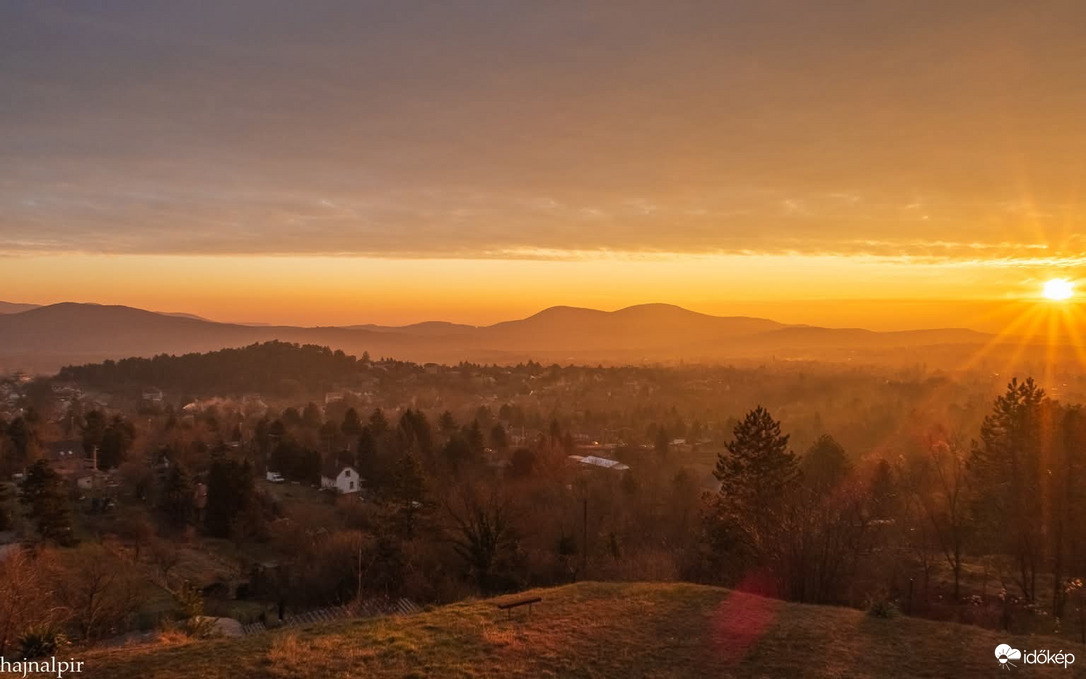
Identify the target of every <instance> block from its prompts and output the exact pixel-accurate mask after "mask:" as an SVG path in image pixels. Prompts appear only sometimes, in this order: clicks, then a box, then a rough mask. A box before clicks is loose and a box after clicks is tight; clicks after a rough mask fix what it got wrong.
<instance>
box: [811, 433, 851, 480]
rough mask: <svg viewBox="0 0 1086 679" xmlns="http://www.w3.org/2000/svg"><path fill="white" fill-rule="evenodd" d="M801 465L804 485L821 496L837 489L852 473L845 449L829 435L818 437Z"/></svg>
mask: <svg viewBox="0 0 1086 679" xmlns="http://www.w3.org/2000/svg"><path fill="white" fill-rule="evenodd" d="M799 464H800V470H801V471H802V472H803V483H804V485H806V486H807V487H808V488H810V489H811V490H813V491H815V492H816V493H819V494H822V493H828V492H830V491H832V490H833V489H834V488H837V487H838V486H839V485H840V484H841V482H842V481H844V480H845V479H846V478H848V476H849V474H851V473H852V463H851V462H849V459H848V455H847V454H846V453H845V449H844V448H842V447H841V444H840V443H838V442H837V441H836V440H835V439H834V438H833V437H832V436H830V435H829V434H823V435H822V436H820V437H818V440H817V441H815V442H814V443H813V444H812V445H811V447H810V448H809V449H808V450H807V454H805V455H804V456H803V458H802V459H801V460H800V463H799Z"/></svg>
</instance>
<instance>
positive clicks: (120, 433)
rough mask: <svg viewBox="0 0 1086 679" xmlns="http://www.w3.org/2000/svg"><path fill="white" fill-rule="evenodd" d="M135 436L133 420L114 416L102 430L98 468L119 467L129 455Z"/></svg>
mask: <svg viewBox="0 0 1086 679" xmlns="http://www.w3.org/2000/svg"><path fill="white" fill-rule="evenodd" d="M135 437H136V430H135V428H134V427H133V426H132V423H131V422H129V421H127V420H125V419H124V418H123V417H121V416H120V415H118V416H116V417H114V418H113V419H112V420H111V421H110V423H109V425H108V426H107V427H106V428H105V431H104V432H102V437H101V439H100V440H99V443H98V468H99V469H113V468H115V467H119V466H120V465H121V464H122V463H123V462H124V461H125V459H126V458H127V457H128V451H129V449H131V447H132V441H133V440H134V439H135ZM84 445H86V444H84Z"/></svg>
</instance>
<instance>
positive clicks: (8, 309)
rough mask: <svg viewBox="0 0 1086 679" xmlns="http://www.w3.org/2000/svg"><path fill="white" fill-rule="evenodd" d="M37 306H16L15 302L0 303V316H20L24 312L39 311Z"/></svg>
mask: <svg viewBox="0 0 1086 679" xmlns="http://www.w3.org/2000/svg"><path fill="white" fill-rule="evenodd" d="M38 306H39V305H37V304H16V303H14V302H0V314H18V313H22V312H23V311H30V310H31V309H37V308H38Z"/></svg>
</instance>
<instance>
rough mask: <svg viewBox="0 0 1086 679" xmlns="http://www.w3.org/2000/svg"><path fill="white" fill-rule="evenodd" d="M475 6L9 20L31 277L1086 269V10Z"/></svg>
mask: <svg viewBox="0 0 1086 679" xmlns="http://www.w3.org/2000/svg"><path fill="white" fill-rule="evenodd" d="M458 5H459V6H452V5H448V6H446V5H440V4H438V5H427V6H425V7H423V6H411V7H392V6H384V5H377V4H364V3H344V4H335V3H330V4H328V5H322V6H321V7H320V8H319V9H318V8H312V7H308V6H307V7H304V8H303V7H302V6H300V5H298V4H297V3H291V2H260V3H247V2H241V3H228V4H223V5H217V6H214V7H202V8H196V7H194V6H190V5H189V4H188V3H171V4H161V5H151V4H148V5H135V6H128V7H122V6H107V7H102V8H92V7H89V6H82V5H81V6H78V7H77V6H71V7H66V8H57V7H49V6H44V5H42V4H41V3H36V2H23V1H17V2H15V3H11V4H10V5H6V6H5V8H4V9H3V10H0V12H2V14H0V90H2V91H4V92H5V96H4V98H3V100H2V101H0V252H4V253H8V254H17V253H35V252H39V253H40V252H95V253H98V252H102V253H120V254H135V253H140V254H142V253H155V254H208V253H212V254H330V255H351V254H354V255H372V256H383V257H480V258H491V257H507V258H517V257H539V256H542V253H546V255H545V256H548V257H553V258H563V257H570V258H575V257H580V256H583V253H590V252H618V253H631V254H638V253H657V252H666V253H688V252H691V253H711V252H714V253H755V254H757V253H767V254H779V253H788V252H797V253H805V254H844V255H871V256H880V257H888V258H898V259H909V258H915V259H924V260H926V261H947V262H976V261H983V260H991V261H992V262H993V263H994V264H996V265H1001V264H999V262H1022V261H1034V260H1035V259H1038V257H1035V255H1037V254H1038V253H1037V252H1035V249H1036V248H1037V247H1041V246H1046V247H1048V249H1047V250H1046V251H1045V252H1044V253H1043V257H1040V258H1039V259H1042V260H1044V261H1058V262H1067V261H1074V257H1075V256H1076V254H1075V253H1076V248H1079V247H1081V245H1082V243H1081V240H1080V239H1079V238H1078V237H1077V236H1075V233H1076V232H1080V231H1086V228H1083V225H1082V224H1080V223H1079V222H1080V220H1081V217H1080V215H1081V214H1082V209H1081V207H1082V206H1081V204H1080V203H1079V201H1078V194H1077V186H1078V179H1079V177H1080V176H1081V173H1082V171H1083V169H1086V168H1083V167H1082V161H1080V160H1077V159H1079V158H1084V157H1086V153H1083V151H1086V132H1084V131H1083V129H1082V126H1081V124H1080V122H1079V116H1078V115H1076V114H1075V112H1077V111H1080V110H1082V108H1083V106H1084V105H1086V88H1084V87H1082V86H1081V85H1082V83H1081V78H1082V75H1081V74H1082V73H1083V72H1086V69H1083V68H1080V67H1081V66H1086V64H1081V63H1078V61H1077V60H1076V59H1077V57H1076V54H1077V52H1075V50H1074V48H1075V46H1076V45H1077V44H1078V42H1077V40H1078V36H1077V34H1076V33H1075V31H1074V30H1073V28H1072V27H1073V26H1075V25H1077V23H1076V20H1077V19H1079V18H1082V15H1083V14H1084V13H1086V10H1083V8H1076V7H1074V6H1068V7H1063V8H1061V9H1060V10H1059V11H1055V10H1054V11H1053V12H1052V13H1051V14H1046V15H1045V16H1044V17H1040V16H1038V13H1035V12H1030V11H1029V10H1028V9H1027V8H1023V7H1022V6H1021V5H1020V4H1019V3H1013V2H1008V3H1003V2H993V3H991V4H990V5H989V6H986V8H985V11H984V12H983V13H975V14H974V13H970V12H965V11H963V10H962V9H958V8H954V7H938V6H933V7H930V8H928V9H929V10H930V11H928V12H924V13H921V12H919V11H918V10H915V9H908V8H906V7H905V6H892V5H889V4H885V5H884V4H883V3H873V4H871V5H869V6H865V7H856V6H851V7H849V8H847V9H846V8H844V7H840V8H838V7H823V8H818V10H817V11H816V10H815V9H813V8H811V7H810V6H809V5H808V4H807V3H803V2H796V3H791V4H790V5H789V7H787V8H783V9H784V10H786V11H770V10H768V9H766V6H765V4H764V3H753V2H752V3H743V2H740V3H727V4H725V3H720V4H713V3H707V4H705V5H701V6H689V7H685V8H684V9H683V10H682V11H679V10H675V9H674V8H664V7H662V6H660V5H658V4H656V3H631V4H629V5H625V6H623V7H622V8H618V7H616V6H614V5H609V4H607V3H600V4H593V3H584V4H582V3H577V4H572V5H540V6H533V7H530V8H528V7H523V6H522V7H519V8H517V9H516V10H513V9H512V8H509V7H507V6H504V5H502V4H492V3H483V2H479V3H470V2H469V3H462V4H461V3H458ZM777 9H778V10H780V9H782V8H781V7H778V8H777ZM257 12H258V13H259V14H260V17H261V20H260V21H259V22H254V21H252V17H253V14H254V13H257ZM781 16H789V17H790V18H789V19H788V20H782V19H781V18H780V17H781ZM1023 252H1025V253H1026V254H1024V255H1023Z"/></svg>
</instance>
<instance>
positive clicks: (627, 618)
mask: <svg viewBox="0 0 1086 679" xmlns="http://www.w3.org/2000/svg"><path fill="white" fill-rule="evenodd" d="M533 595H534V596H542V597H543V603H541V604H537V605H536V606H535V610H534V611H533V612H532V615H531V617H529V616H528V614H527V612H526V611H521V612H520V613H519V614H517V615H514V619H513V621H511V622H510V621H507V620H506V614H505V613H504V612H501V611H498V610H496V608H495V606H494V603H495V602H494V601H470V602H464V603H459V604H453V605H450V606H445V607H442V608H437V609H434V610H433V611H430V612H427V613H420V614H418V615H414V616H410V617H400V618H385V619H376V620H364V621H345V622H337V623H331V624H327V625H315V626H312V627H309V628H302V629H292V630H283V631H279V632H272V633H267V634H259V635H254V636H250V637H244V638H240V639H229V640H227V639H223V640H213V641H205V642H190V643H180V644H176V645H158V646H147V647H132V648H122V649H111V650H100V651H91V652H88V653H86V654H84V655H83V656H82V658H81V659H83V660H85V661H86V663H87V664H86V666H85V671H84V673H83V674H82V675H81V676H84V677H110V678H114V679H126V678H133V679H134V678H136V677H140V678H144V677H162V678H164V679H170V678H182V677H184V678H185V679H189V678H191V677H213V678H214V677H270V678H279V677H282V678H286V677H301V678H303V679H304V678H307V677H313V678H316V677H322V678H323V677H467V678H470V677H585V678H601V679H602V678H604V677H622V678H625V677H692V676H714V677H737V678H738V677H744V678H746V677H788V678H789V679H797V678H802V677H880V678H883V677H917V678H922V677H933V678H934V677H973V676H977V677H980V676H985V677H987V676H993V675H995V674H996V673H997V672H998V664H997V662H996V659H995V655H994V650H995V647H996V646H997V645H998V644H1000V643H1011V644H1012V645H1013V646H1015V647H1016V648H1019V649H1022V650H1023V651H1026V650H1032V649H1049V650H1052V651H1053V652H1055V651H1058V650H1061V649H1062V650H1064V651H1068V652H1071V653H1074V654H1075V655H1076V656H1077V657H1078V658H1080V660H1079V661H1078V662H1077V663H1076V665H1078V666H1079V668H1080V670H1079V672H1075V671H1074V669H1072V670H1070V671H1069V670H1065V669H1063V667H1062V666H1061V667H1059V668H1055V667H1043V666H1031V667H1028V668H1024V667H1022V665H1021V664H1019V667H1018V670H1019V671H1022V670H1026V671H1028V672H1029V675H1030V676H1039V677H1044V676H1060V677H1070V676H1076V675H1079V674H1082V673H1086V649H1084V648H1082V647H1081V646H1078V645H1071V644H1068V643H1067V642H1066V641H1061V640H1056V639H1051V638H1047V637H1013V636H1008V635H1002V634H999V633H996V632H992V631H989V630H983V629H979V628H975V627H969V626H963V625H956V624H951V623H937V622H931V621H926V620H919V619H914V618H906V617H896V618H892V619H888V620H884V619H877V618H874V617H871V616H869V615H866V614H864V613H862V612H860V611H855V610H851V609H846V608H833V607H818V606H805V605H800V604H789V603H785V602H781V601H776V600H771V599H763V598H760V597H756V596H752V595H746V594H740V593H733V592H730V591H728V590H724V589H720V588H715V587H704V586H699V585H689V584H618V583H580V584H576V585H570V586H566V587H559V588H554V589H543V590H535V591H532V592H526V593H524V594H523V595H518V596H533Z"/></svg>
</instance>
